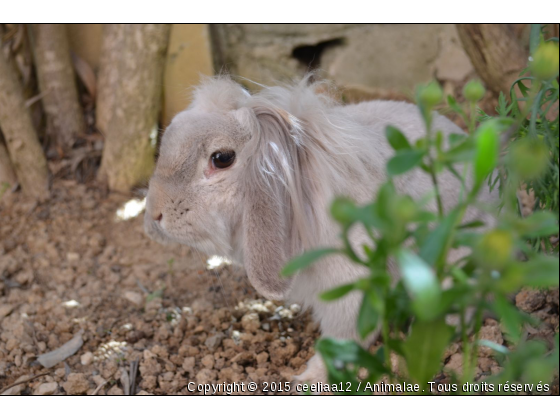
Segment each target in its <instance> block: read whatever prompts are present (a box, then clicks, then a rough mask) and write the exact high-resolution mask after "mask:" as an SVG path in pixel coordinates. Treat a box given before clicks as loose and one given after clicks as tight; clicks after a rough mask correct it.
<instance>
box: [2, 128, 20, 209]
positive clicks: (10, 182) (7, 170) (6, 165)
mask: <svg viewBox="0 0 560 420" xmlns="http://www.w3.org/2000/svg"><path fill="white" fill-rule="evenodd" d="M16 184H17V177H16V173H15V172H14V168H12V161H11V160H10V155H8V149H6V146H4V143H3V141H2V136H0V198H2V195H3V194H4V191H5V190H6V189H10V188H12V187H13V186H14V185H16Z"/></svg>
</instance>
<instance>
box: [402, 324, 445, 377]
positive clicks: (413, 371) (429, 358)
mask: <svg viewBox="0 0 560 420" xmlns="http://www.w3.org/2000/svg"><path fill="white" fill-rule="evenodd" d="M452 335H453V328H451V327H450V326H448V325H447V324H446V323H445V321H444V320H437V321H431V322H425V321H416V322H415V323H414V324H413V325H412V332H411V334H410V337H408V340H407V341H406V342H405V343H404V354H405V358H406V364H407V366H408V372H409V374H410V376H412V378H414V379H415V380H416V383H418V384H420V386H426V384H427V383H428V382H429V381H430V379H432V378H433V377H434V375H436V374H437V373H438V372H439V371H440V369H441V364H442V363H441V362H442V357H443V352H444V351H445V348H446V347H447V345H448V344H449V340H450V339H451V337H452Z"/></svg>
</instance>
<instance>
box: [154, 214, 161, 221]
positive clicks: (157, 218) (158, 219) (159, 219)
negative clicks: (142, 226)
mask: <svg viewBox="0 0 560 420" xmlns="http://www.w3.org/2000/svg"><path fill="white" fill-rule="evenodd" d="M153 218H154V222H161V219H163V213H157V214H154V215H153Z"/></svg>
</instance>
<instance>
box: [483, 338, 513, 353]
mask: <svg viewBox="0 0 560 420" xmlns="http://www.w3.org/2000/svg"><path fill="white" fill-rule="evenodd" d="M478 345H479V346H484V347H489V348H491V349H492V350H494V351H497V352H498V353H502V354H509V349H508V348H507V347H505V346H502V345H501V344H498V343H494V342H493V341H490V340H478Z"/></svg>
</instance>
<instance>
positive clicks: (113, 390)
mask: <svg viewBox="0 0 560 420" xmlns="http://www.w3.org/2000/svg"><path fill="white" fill-rule="evenodd" d="M107 395H124V392H123V390H122V389H120V388H119V387H118V386H117V385H114V386H112V387H111V389H109V391H107Z"/></svg>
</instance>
